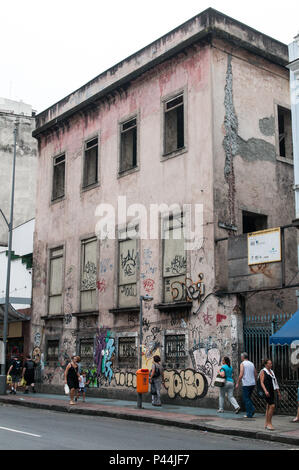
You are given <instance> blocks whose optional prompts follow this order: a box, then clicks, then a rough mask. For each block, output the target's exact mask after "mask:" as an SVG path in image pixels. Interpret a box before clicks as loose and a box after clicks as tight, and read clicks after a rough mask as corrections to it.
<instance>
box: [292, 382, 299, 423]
mask: <svg viewBox="0 0 299 470" xmlns="http://www.w3.org/2000/svg"><path fill="white" fill-rule="evenodd" d="M297 401H298V408H297V416H296V418H294V419H293V420H292V422H293V423H299V386H298V388H297Z"/></svg>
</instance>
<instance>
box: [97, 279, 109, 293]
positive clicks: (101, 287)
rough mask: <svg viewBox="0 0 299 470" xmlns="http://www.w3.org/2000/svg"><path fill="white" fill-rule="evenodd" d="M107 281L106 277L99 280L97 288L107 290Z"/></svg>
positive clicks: (100, 290)
mask: <svg viewBox="0 0 299 470" xmlns="http://www.w3.org/2000/svg"><path fill="white" fill-rule="evenodd" d="M106 287H107V286H106V281H105V279H102V280H101V281H97V288H98V290H99V292H105V290H106Z"/></svg>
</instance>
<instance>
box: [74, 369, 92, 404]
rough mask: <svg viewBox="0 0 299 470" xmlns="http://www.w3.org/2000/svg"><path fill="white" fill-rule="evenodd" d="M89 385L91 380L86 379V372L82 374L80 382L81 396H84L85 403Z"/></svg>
mask: <svg viewBox="0 0 299 470" xmlns="http://www.w3.org/2000/svg"><path fill="white" fill-rule="evenodd" d="M88 385H89V380H87V379H86V372H84V371H83V372H82V374H81V375H80V382H79V396H80V395H82V399H83V402H85V397H86V387H87V386H88ZM79 396H78V397H77V398H79Z"/></svg>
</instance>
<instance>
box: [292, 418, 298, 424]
mask: <svg viewBox="0 0 299 470" xmlns="http://www.w3.org/2000/svg"><path fill="white" fill-rule="evenodd" d="M291 423H299V418H294V419H292V421H291Z"/></svg>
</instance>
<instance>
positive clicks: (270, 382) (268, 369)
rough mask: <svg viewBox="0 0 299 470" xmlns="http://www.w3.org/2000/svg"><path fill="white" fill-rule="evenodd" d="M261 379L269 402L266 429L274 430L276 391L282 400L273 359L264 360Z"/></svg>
mask: <svg viewBox="0 0 299 470" xmlns="http://www.w3.org/2000/svg"><path fill="white" fill-rule="evenodd" d="M259 380H260V384H261V388H262V389H263V391H264V394H265V400H266V403H267V407H266V421H265V429H268V431H274V429H275V428H273V425H272V417H273V414H274V410H275V391H277V394H278V397H279V399H280V400H281V394H280V390H279V386H278V383H277V380H276V377H275V374H274V372H273V370H272V361H271V359H265V360H264V361H263V369H262V370H261V372H260V374H259Z"/></svg>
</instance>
